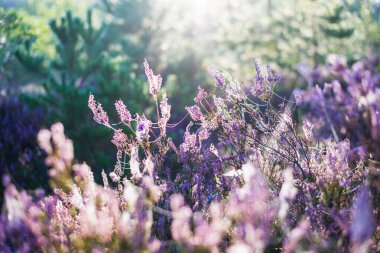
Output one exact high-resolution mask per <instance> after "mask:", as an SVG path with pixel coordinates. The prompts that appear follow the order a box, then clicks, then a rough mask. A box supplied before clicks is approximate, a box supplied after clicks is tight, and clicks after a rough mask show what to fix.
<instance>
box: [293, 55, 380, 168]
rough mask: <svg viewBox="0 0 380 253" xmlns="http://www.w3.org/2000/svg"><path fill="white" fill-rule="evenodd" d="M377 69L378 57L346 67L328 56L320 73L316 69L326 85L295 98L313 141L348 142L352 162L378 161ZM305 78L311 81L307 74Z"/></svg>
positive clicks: (343, 61) (379, 77)
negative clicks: (308, 123) (345, 140)
mask: <svg viewBox="0 0 380 253" xmlns="http://www.w3.org/2000/svg"><path fill="white" fill-rule="evenodd" d="M378 66H379V59H378V57H371V58H368V59H366V60H362V61H358V62H355V63H354V64H352V66H351V67H350V66H349V65H348V63H347V60H346V58H345V57H343V56H337V55H332V56H330V59H329V64H328V65H327V68H326V69H325V70H324V72H321V70H323V69H321V68H320V72H321V73H323V76H324V80H326V82H324V83H318V85H316V86H313V87H309V88H308V89H307V90H305V91H302V92H300V94H299V95H300V101H299V102H300V105H301V106H303V108H307V113H306V115H305V116H304V118H305V119H307V120H309V121H310V122H311V123H312V124H313V132H314V134H315V135H316V137H317V138H323V139H326V138H333V139H334V140H335V141H341V140H344V139H348V140H349V141H350V145H351V146H352V148H351V149H352V151H353V152H352V157H353V158H354V159H358V158H370V159H373V160H376V161H379V158H380V154H379V150H380V146H379V143H380V142H379V136H380V135H379V133H380V128H379V127H380V125H379V122H380V116H379V101H380V100H379V96H380V93H379V88H380V74H379V69H378ZM309 73H310V72H309ZM305 77H306V78H307V79H309V80H310V79H313V77H312V76H310V75H308V74H306V76H305ZM319 81H323V79H322V80H319ZM312 82H314V81H312ZM355 157H356V158H355Z"/></svg>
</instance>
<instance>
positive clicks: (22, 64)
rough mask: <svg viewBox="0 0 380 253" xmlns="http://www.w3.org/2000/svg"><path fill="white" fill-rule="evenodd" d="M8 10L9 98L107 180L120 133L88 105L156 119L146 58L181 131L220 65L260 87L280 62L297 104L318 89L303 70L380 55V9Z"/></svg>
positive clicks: (338, 5) (98, 0) (10, 4)
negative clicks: (57, 128) (264, 66)
mask: <svg viewBox="0 0 380 253" xmlns="http://www.w3.org/2000/svg"><path fill="white" fill-rule="evenodd" d="M0 7H1V9H0V24H1V25H0V84H1V97H0V99H1V100H2V101H8V100H9V101H10V100H11V99H12V101H17V103H19V104H20V107H21V108H24V109H23V110H24V111H25V110H30V111H33V112H35V111H38V115H39V120H35V121H36V122H34V124H33V126H34V127H35V128H36V129H39V128H42V127H46V126H49V125H51V124H52V123H54V122H57V121H60V122H62V123H63V124H64V126H65V128H66V133H67V135H68V136H69V137H70V138H71V139H73V141H74V144H75V153H76V154H75V157H76V158H77V159H79V160H80V161H86V162H87V163H89V164H90V165H91V167H93V168H94V169H95V170H101V169H106V170H112V166H113V164H114V160H115V158H114V157H113V156H114V154H115V148H114V147H113V146H112V144H111V143H110V141H109V140H110V139H111V134H112V133H111V132H110V131H108V130H107V129H105V128H101V127H98V126H95V123H94V122H93V120H92V118H91V113H90V112H89V110H88V108H87V100H88V95H89V94H90V93H93V94H94V95H95V96H96V98H97V99H98V100H99V101H100V102H101V103H102V104H103V106H104V107H105V110H106V111H108V112H114V115H111V118H112V119H113V120H117V117H116V112H115V110H114V108H113V106H114V105H113V103H114V101H115V100H117V99H119V98H121V99H123V101H124V102H125V103H126V105H127V107H128V108H129V109H130V111H131V112H132V113H137V112H138V113H143V112H144V113H146V114H149V113H150V112H151V111H152V110H153V107H152V106H153V103H152V99H151V98H150V96H148V94H149V93H148V87H147V83H146V80H145V76H144V72H143V66H142V62H143V60H144V58H147V60H148V61H149V63H150V65H151V66H152V68H153V69H154V70H155V72H157V73H159V72H160V73H161V74H162V76H163V78H164V83H165V86H164V89H165V90H166V92H167V93H168V97H169V103H170V104H172V105H174V106H173V108H174V110H173V112H172V114H173V118H172V120H173V122H175V121H179V120H181V119H182V118H183V117H184V116H185V115H186V113H185V110H184V107H185V106H186V105H191V104H193V103H194V101H193V97H194V96H195V94H196V91H197V86H198V85H201V86H204V87H210V85H212V78H210V77H209V76H208V73H207V70H206V69H207V66H209V65H210V64H215V65H217V66H219V67H221V68H222V69H225V70H226V71H229V72H231V73H232V74H233V75H234V76H237V75H239V76H240V77H242V79H241V81H244V82H247V84H249V82H250V79H251V78H252V76H253V75H252V72H253V66H252V60H253V59H254V58H259V59H261V62H262V63H266V62H269V63H270V64H271V66H272V68H273V69H275V71H277V72H280V74H281V75H282V81H281V85H280V86H279V92H280V93H281V94H283V95H284V96H289V95H290V93H291V92H292V90H293V89H294V88H295V87H302V86H305V84H306V82H305V81H304V80H303V79H301V78H300V75H298V74H297V69H298V66H300V64H302V65H303V66H308V68H310V69H312V68H317V67H318V66H321V65H323V64H325V62H326V58H327V56H328V55H329V54H343V55H345V56H346V57H347V59H348V61H349V62H354V61H356V60H359V59H362V58H364V57H366V56H368V55H373V54H379V50H380V2H379V1H375V0H330V1H327V0H314V1H311V0H299V1H297V0H286V1H284V0H239V1H232V0H192V1H186V0H175V1H174V0H91V1H74V0H0ZM280 70H281V71H280ZM14 103H16V102H12V103H9V102H2V104H1V106H2V107H4V106H6V105H8V106H10V105H12V106H13V105H14ZM4 108H5V107H4ZM12 108H14V107H12ZM1 113H2V114H1V115H0V118H5V117H7V116H6V115H7V114H6V113H5V112H4V110H1ZM19 114H20V115H21V114H22V113H21V112H19ZM26 114H28V115H32V114H30V113H26ZM20 117H23V116H20ZM2 120H3V119H2ZM12 120H13V121H15V123H12V122H13V121H12ZM17 120H18V119H17V117H16V118H14V119H13V118H9V117H7V121H2V122H7V123H6V124H10V125H12V124H17V122H16V121H17ZM11 121H12V122H11ZM18 125H19V126H20V128H22V127H25V128H27V127H29V125H28V124H18ZM29 132H30V131H29ZM31 132H32V133H34V132H33V131H31ZM15 133H17V132H15ZM15 133H12V131H10V133H7V135H8V134H15ZM176 134H177V136H173V137H174V138H181V137H180V136H182V135H181V133H178V132H177V133H176ZM2 138H3V137H2ZM0 142H1V143H2V144H3V143H5V140H4V139H1V140H0ZM8 142H12V140H11V139H10V141H8ZM8 142H7V143H8ZM15 142H17V140H16V139H15ZM2 147H4V146H2ZM7 147H8V148H11V145H8V146H7ZM21 153H22V152H21V151H20V154H19V155H21ZM15 156H17V155H16V154H15ZM41 156H43V155H41ZM31 161H33V159H31ZM10 164H11V163H10V162H9V163H7V162H4V163H2V164H1V166H2V167H1V172H4V171H8V172H9V171H10V167H11V166H12V173H13V174H15V175H16V174H17V173H21V172H17V171H22V170H23V167H24V166H25V165H24V164H16V165H15V163H14V162H12V165H10ZM31 164H32V166H34V167H36V170H37V169H41V168H42V167H41V166H42V165H41V163H35V162H33V163H31ZM17 166H19V168H18V169H17V168H16V167H17ZM15 168H16V169H15ZM94 175H100V173H98V172H97V171H95V173H94ZM15 178H17V176H15ZM24 187H25V186H24ZM31 187H32V188H33V187H34V186H33V184H31Z"/></svg>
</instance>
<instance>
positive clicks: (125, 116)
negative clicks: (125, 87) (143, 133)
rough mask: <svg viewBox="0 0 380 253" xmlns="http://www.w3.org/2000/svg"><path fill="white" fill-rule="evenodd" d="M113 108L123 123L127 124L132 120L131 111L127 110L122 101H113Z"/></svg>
mask: <svg viewBox="0 0 380 253" xmlns="http://www.w3.org/2000/svg"><path fill="white" fill-rule="evenodd" d="M115 108H116V111H117V114H118V115H119V118H120V120H121V121H122V122H124V123H125V124H129V123H130V122H131V120H132V117H131V113H130V112H129V111H128V109H127V107H126V106H125V105H124V103H123V101H121V100H118V101H116V103H115Z"/></svg>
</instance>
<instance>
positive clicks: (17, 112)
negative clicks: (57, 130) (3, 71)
mask: <svg viewBox="0 0 380 253" xmlns="http://www.w3.org/2000/svg"><path fill="white" fill-rule="evenodd" d="M43 117H44V112H43V111H42V110H31V109H30V108H28V107H27V106H26V105H25V103H23V102H22V101H20V100H19V99H17V98H16V97H14V96H9V97H5V96H0V125H1V131H0V173H1V174H2V175H4V174H8V175H9V178H10V180H11V181H12V183H13V184H14V185H15V186H16V187H17V188H22V189H26V190H33V189H36V188H42V189H45V190H47V191H48V190H49V187H48V183H47V181H48V176H47V167H46V165H45V164H44V156H45V154H44V151H43V150H42V149H40V148H39V147H38V145H37V142H36V136H37V133H38V131H39V129H40V128H41V127H42V125H41V121H42V120H43ZM3 193H4V188H3V185H1V186H0V194H1V196H0V204H1V205H2V203H3V195H4V194H3Z"/></svg>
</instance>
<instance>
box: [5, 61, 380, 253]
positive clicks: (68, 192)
mask: <svg viewBox="0 0 380 253" xmlns="http://www.w3.org/2000/svg"><path fill="white" fill-rule="evenodd" d="M144 67H145V71H146V75H147V79H148V82H149V85H150V92H151V95H152V96H153V99H154V101H155V106H156V110H155V114H156V115H155V116H152V117H149V115H148V116H147V115H144V114H142V115H140V114H138V113H136V114H134V116H132V114H131V112H129V111H128V109H127V108H126V106H125V105H124V104H123V102H122V101H121V100H119V101H117V102H116V103H115V109H116V111H117V113H118V115H119V118H120V120H117V121H116V123H111V120H110V119H109V118H108V116H107V113H106V112H105V111H104V110H103V109H102V106H101V104H100V103H99V102H96V101H95V98H94V97H93V96H92V95H90V97H89V107H90V109H91V110H92V112H93V114H94V120H95V121H96V122H98V123H99V124H102V125H103V126H105V127H107V128H109V129H110V130H112V131H113V133H114V136H113V139H112V143H113V144H114V145H115V146H116V149H117V153H116V158H117V162H116V165H115V168H114V170H113V171H112V172H111V173H109V174H106V173H105V172H104V171H103V172H102V178H103V186H101V185H98V184H96V183H95V182H94V179H93V174H92V172H91V170H90V168H89V167H88V166H87V165H86V164H75V163H74V162H73V155H72V154H73V148H72V142H71V141H70V140H67V139H66V138H65V136H64V133H63V126H62V125H61V124H59V123H57V124H55V125H53V126H52V128H51V130H42V131H41V132H40V134H39V143H40V145H41V147H42V148H43V149H45V150H46V152H47V154H48V157H47V159H46V162H47V164H48V165H49V166H50V167H51V169H50V172H49V175H50V177H51V183H52V185H53V187H54V189H55V190H54V193H53V194H52V195H51V196H46V197H45V196H43V195H41V194H38V193H37V192H36V193H34V194H27V193H26V192H24V191H19V190H17V189H16V188H15V187H14V186H13V185H12V184H11V183H10V182H9V179H8V178H7V177H4V184H5V185H6V195H5V208H4V213H3V214H2V216H1V219H0V222H1V225H2V226H0V245H1V247H2V250H3V251H8V252H11V251H20V252H28V251H48V252H69V251H70V252H72V251H75V252H80V251H89V252H92V251H93V252H124V251H128V250H129V251H132V252H136V251H137V252H141V251H143V252H144V251H145V252H172V251H174V252H232V253H234V252H268V251H271V250H273V251H275V250H277V251H278V250H279V249H280V250H281V251H283V252H297V251H312V252H319V251H326V252H348V251H351V252H366V251H369V250H373V251H376V250H380V240H379V237H378V224H379V221H380V216H379V213H380V212H379V209H378V206H379V204H380V203H379V200H378V198H376V196H377V197H378V196H379V194H380V189H379V187H378V185H379V184H380V173H379V169H378V168H379V167H378V165H377V163H375V162H369V161H368V160H366V158H365V157H362V159H361V160H357V161H355V162H353V161H352V160H350V159H348V158H349V157H350V154H351V152H352V144H351V140H349V139H345V138H340V139H339V140H338V141H336V140H333V139H332V140H330V141H325V142H317V141H316V137H315V136H317V135H318V134H319V132H318V131H319V128H318V126H316V125H314V121H312V120H311V119H310V120H309V121H306V120H305V121H304V123H303V124H302V125H297V124H296V123H295V122H294V120H293V118H294V113H293V112H294V106H295V104H296V101H292V100H288V99H285V98H282V103H280V104H279V105H274V104H272V103H271V99H272V97H273V96H275V97H277V98H278V97H279V96H278V94H277V93H276V89H275V88H276V83H277V81H278V80H279V77H278V76H277V75H275V74H273V73H272V72H271V69H270V68H269V66H267V68H266V75H264V74H263V72H262V71H261V69H260V67H259V65H258V63H257V62H256V61H255V67H256V72H257V75H256V77H255V78H254V80H253V83H252V84H250V85H249V86H248V85H244V84H243V83H242V82H239V81H238V80H236V79H234V78H232V77H231V76H230V75H228V74H227V73H225V72H224V71H223V70H221V69H219V68H217V67H215V66H212V67H210V68H209V72H210V74H211V75H212V77H213V78H214V80H215V87H214V89H213V90H211V91H208V92H206V91H205V90H204V89H202V88H198V90H199V92H198V95H197V97H196V98H195V99H194V102H195V105H189V106H188V107H186V109H187V111H188V115H189V117H188V119H190V120H191V121H190V122H189V124H188V125H187V127H186V130H185V133H184V136H183V142H182V143H180V144H179V145H178V144H177V145H176V144H175V143H174V142H173V140H172V139H170V138H169V136H170V133H169V130H170V129H171V128H174V127H176V126H177V124H176V123H171V122H170V115H171V106H170V104H169V101H168V98H167V96H166V94H165V93H163V94H161V93H160V90H161V84H162V78H161V77H160V75H155V74H154V73H153V71H152V70H151V69H150V67H149V65H148V63H147V62H146V61H145V62H144ZM338 69H340V70H341V68H338ZM377 91H378V90H375V91H374V92H377ZM371 122H372V121H371ZM331 124H332V125H333V123H331ZM371 126H372V125H371ZM372 157H375V156H372ZM109 179H110V180H111V182H110V181H109Z"/></svg>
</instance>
